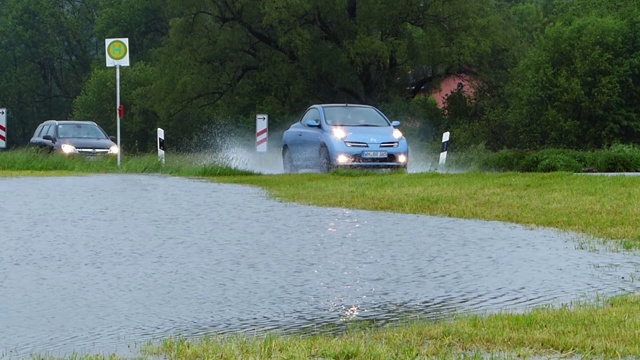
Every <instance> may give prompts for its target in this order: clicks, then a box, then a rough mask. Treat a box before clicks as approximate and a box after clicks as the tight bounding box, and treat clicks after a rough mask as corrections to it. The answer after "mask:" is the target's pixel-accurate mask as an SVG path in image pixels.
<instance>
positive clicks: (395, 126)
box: [391, 120, 400, 128]
mask: <svg viewBox="0 0 640 360" xmlns="http://www.w3.org/2000/svg"><path fill="white" fill-rule="evenodd" d="M391 126H393V127H394V128H397V127H400V121H397V120H396V121H392V122H391Z"/></svg>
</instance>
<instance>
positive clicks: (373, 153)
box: [362, 151, 387, 159]
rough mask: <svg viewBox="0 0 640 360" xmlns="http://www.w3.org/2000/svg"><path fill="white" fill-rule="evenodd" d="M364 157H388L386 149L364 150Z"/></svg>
mask: <svg viewBox="0 0 640 360" xmlns="http://www.w3.org/2000/svg"><path fill="white" fill-rule="evenodd" d="M362 157H363V158H367V159H371V158H386V157H387V152H386V151H363V152H362Z"/></svg>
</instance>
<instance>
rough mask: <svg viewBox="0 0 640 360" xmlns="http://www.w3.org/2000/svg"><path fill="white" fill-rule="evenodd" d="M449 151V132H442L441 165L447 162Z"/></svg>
mask: <svg viewBox="0 0 640 360" xmlns="http://www.w3.org/2000/svg"><path fill="white" fill-rule="evenodd" d="M447 151H449V132H448V131H447V132H446V133H444V134H442V150H441V151H440V162H439V165H442V166H444V165H445V163H446V162H447Z"/></svg>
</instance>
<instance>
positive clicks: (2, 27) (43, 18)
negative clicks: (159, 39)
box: [0, 0, 98, 145]
mask: <svg viewBox="0 0 640 360" xmlns="http://www.w3.org/2000/svg"><path fill="white" fill-rule="evenodd" d="M97 8H98V4H97V0H94V1H92V0H88V1H71V0H56V1H52V0H5V1H4V2H3V6H2V9H3V11H2V13H1V14H0V39H1V40H0V49H2V50H3V51H2V53H3V57H2V60H1V61H2V72H1V73H0V79H1V84H0V99H2V102H3V105H4V106H6V107H7V108H9V111H10V114H11V116H10V117H9V118H8V122H9V124H8V127H9V128H10V131H9V132H8V135H9V142H10V143H11V144H13V145H22V144H25V143H26V142H27V141H28V139H29V138H30V136H31V134H32V132H33V131H34V130H35V127H36V126H37V124H39V123H40V122H42V121H43V120H45V119H51V118H67V117H68V116H69V115H70V114H71V109H72V102H73V99H74V98H75V97H76V96H77V95H78V94H79V92H80V89H81V87H82V85H83V83H84V81H85V79H86V78H87V75H88V73H89V70H90V67H91V62H92V60H93V57H94V56H95V52H96V46H97V40H96V39H95V38H94V36H93V23H94V22H95V17H96V11H97Z"/></svg>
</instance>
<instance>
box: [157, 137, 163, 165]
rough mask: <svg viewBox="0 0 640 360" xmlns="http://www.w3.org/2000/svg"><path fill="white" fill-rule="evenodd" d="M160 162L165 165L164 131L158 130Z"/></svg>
mask: <svg viewBox="0 0 640 360" xmlns="http://www.w3.org/2000/svg"><path fill="white" fill-rule="evenodd" d="M157 145H158V160H160V162H161V163H162V165H164V130H163V129H161V128H158V141H157Z"/></svg>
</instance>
